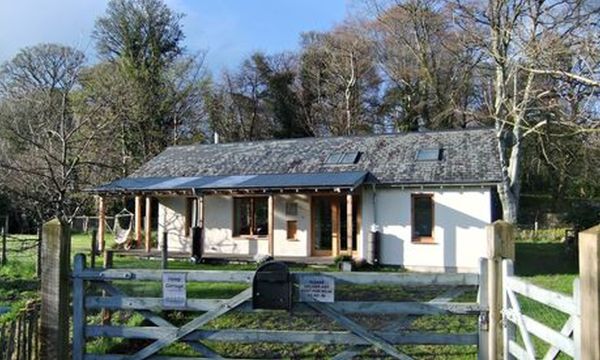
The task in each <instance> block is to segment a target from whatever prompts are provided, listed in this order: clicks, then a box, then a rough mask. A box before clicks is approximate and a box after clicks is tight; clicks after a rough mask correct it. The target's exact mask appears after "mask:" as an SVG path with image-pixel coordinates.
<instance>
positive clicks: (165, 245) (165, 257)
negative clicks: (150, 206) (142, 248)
mask: <svg viewBox="0 0 600 360" xmlns="http://www.w3.org/2000/svg"><path fill="white" fill-rule="evenodd" d="M168 238H169V234H168V233H167V232H166V231H165V232H164V233H163V241H162V244H161V249H162V252H161V258H162V264H161V265H162V268H163V269H167V268H168V267H169V242H168Z"/></svg>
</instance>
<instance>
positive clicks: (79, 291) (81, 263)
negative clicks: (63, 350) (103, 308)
mask: <svg viewBox="0 0 600 360" xmlns="http://www.w3.org/2000/svg"><path fill="white" fill-rule="evenodd" d="M84 270H85V255H84V254H77V255H75V264H74V266H73V275H74V277H73V350H72V351H73V360H83V355H84V353H85V323H86V319H85V307H84V304H85V303H84V300H85V299H84V295H85V294H84V288H83V279H82V278H81V276H80V275H81V273H82V272H83V271H84Z"/></svg>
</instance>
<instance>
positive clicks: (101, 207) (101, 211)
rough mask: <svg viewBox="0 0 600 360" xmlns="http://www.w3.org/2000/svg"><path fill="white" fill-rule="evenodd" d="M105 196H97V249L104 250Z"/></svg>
mask: <svg viewBox="0 0 600 360" xmlns="http://www.w3.org/2000/svg"><path fill="white" fill-rule="evenodd" d="M105 206H106V204H105V198H104V197H103V196H100V197H99V198H98V250H100V251H104V247H105V243H104V233H105V232H106V229H105V226H106V209H105Z"/></svg>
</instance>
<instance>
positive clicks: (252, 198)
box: [231, 196, 271, 239]
mask: <svg viewBox="0 0 600 360" xmlns="http://www.w3.org/2000/svg"><path fill="white" fill-rule="evenodd" d="M232 198H233V206H232V210H233V219H232V220H233V221H232V227H231V229H232V235H233V237H234V238H238V239H266V238H268V237H269V236H270V235H271V228H270V226H267V234H265V235H258V234H254V227H255V225H256V224H255V221H256V214H255V210H256V208H255V205H254V201H255V200H256V199H266V200H267V219H268V216H269V215H268V212H269V205H268V199H269V197H268V196H233V197H232ZM236 199H249V200H250V234H238V233H236V226H235V225H236V224H235V222H236V211H235V210H236V208H235V203H236Z"/></svg>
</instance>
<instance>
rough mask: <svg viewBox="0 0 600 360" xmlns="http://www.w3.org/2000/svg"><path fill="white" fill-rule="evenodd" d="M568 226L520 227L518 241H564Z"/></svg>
mask: <svg viewBox="0 0 600 360" xmlns="http://www.w3.org/2000/svg"><path fill="white" fill-rule="evenodd" d="M565 230H566V228H555V229H541V230H537V231H536V230H530V229H518V230H517V236H516V241H519V242H534V243H539V242H562V241H563V239H564V237H565Z"/></svg>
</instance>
